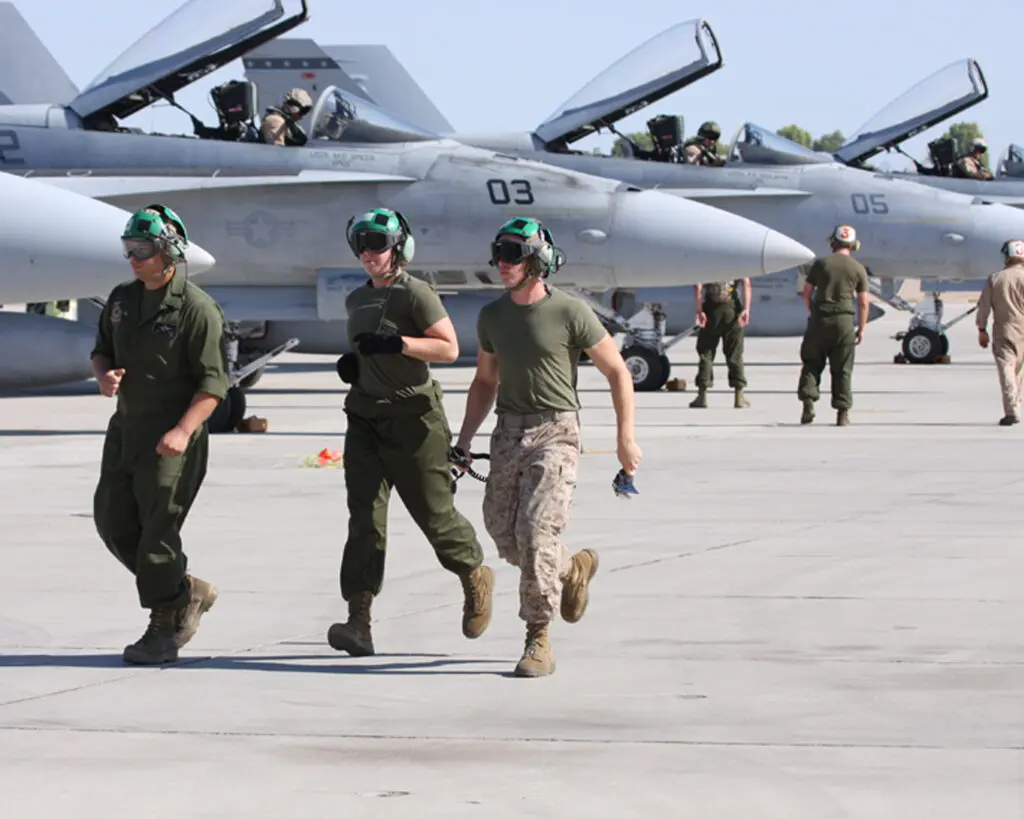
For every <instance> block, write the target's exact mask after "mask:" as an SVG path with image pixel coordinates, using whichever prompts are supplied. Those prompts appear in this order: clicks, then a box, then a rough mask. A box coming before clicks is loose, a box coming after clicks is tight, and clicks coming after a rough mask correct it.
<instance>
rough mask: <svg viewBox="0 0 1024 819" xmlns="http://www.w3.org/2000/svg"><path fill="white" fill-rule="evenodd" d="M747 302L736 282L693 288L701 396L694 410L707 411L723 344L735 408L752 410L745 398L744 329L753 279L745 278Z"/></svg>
mask: <svg viewBox="0 0 1024 819" xmlns="http://www.w3.org/2000/svg"><path fill="white" fill-rule="evenodd" d="M742 282H743V303H742V304H740V300H739V295H738V294H737V293H736V288H737V285H738V284H739V282H738V281H736V282H711V283H710V284H703V285H702V284H695V285H694V286H693V303H694V304H696V305H697V324H698V325H699V327H700V332H699V333H697V355H698V357H699V358H700V363H699V364H698V366H697V397H696V398H694V399H693V401H691V402H690V406H691V407H695V408H706V407H707V405H708V390H710V389H711V387H712V385H713V384H714V382H715V371H714V363H715V350H716V348H717V347H718V342H719V341H721V342H722V354H723V355H724V356H725V363H726V366H727V367H728V370H729V386H730V387H732V388H733V390H734V391H735V395H734V398H733V406H734V407H735V408H736V409H742V408H744V407H749V406H750V402H749V401H747V399H746V398H745V397H744V396H743V390H744V388H745V387H746V386H747V378H746V374H745V373H744V371H743V329H744V328H745V327H746V326H747V325H748V324H749V323H750V297H751V285H750V279H743V280H742Z"/></svg>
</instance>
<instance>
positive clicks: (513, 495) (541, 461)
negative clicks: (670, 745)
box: [457, 217, 641, 677]
mask: <svg viewBox="0 0 1024 819" xmlns="http://www.w3.org/2000/svg"><path fill="white" fill-rule="evenodd" d="M562 261H564V256H563V255H562V253H561V251H559V250H557V249H556V248H555V247H554V241H553V238H552V236H551V233H550V232H549V231H548V230H546V229H545V228H544V227H543V226H542V225H541V224H540V223H539V222H538V221H536V220H535V219H529V218H525V217H517V218H514V219H511V220H510V221H508V222H506V223H505V224H504V225H503V226H502V227H501V229H500V230H499V231H498V233H497V235H496V237H495V241H494V242H493V243H492V245H491V264H492V265H495V266H497V267H498V270H499V272H500V275H501V280H502V283H503V284H504V285H505V289H506V292H505V293H504V294H503V295H502V296H500V297H499V298H498V299H496V300H495V301H493V302H490V303H489V304H487V305H485V306H484V307H483V309H482V310H481V311H480V314H479V316H478V319H477V336H478V339H479V351H478V355H477V369H476V374H475V376H474V378H473V382H472V384H471V385H470V388H469V393H468V395H467V397H466V414H465V418H464V420H463V423H462V430H461V432H460V434H459V440H458V445H457V446H458V448H459V450H461V452H462V453H464V454H468V453H469V451H470V442H471V441H472V439H473V436H474V435H475V434H476V431H477V430H478V429H479V428H480V425H481V424H482V423H483V421H484V419H485V418H486V416H487V414H488V413H489V412H490V409H491V407H492V406H493V405H494V402H495V398H497V415H498V420H497V424H496V426H495V428H494V431H493V433H492V434H491V448H490V473H489V475H488V478H487V485H486V489H485V491H484V502H483V515H484V524H485V525H486V527H487V531H488V533H489V534H490V535H491V537H492V538H493V539H494V542H495V543H496V544H497V548H498V554H499V555H500V556H501V557H502V559H504V560H506V561H508V562H509V563H511V564H512V565H513V566H518V567H519V570H520V581H519V616H520V618H521V619H522V620H524V621H525V622H526V645H525V650H524V652H523V656H522V658H521V659H520V660H519V663H518V665H517V666H516V669H515V673H516V675H517V676H524V677H538V676H543V675H546V674H550V673H552V672H553V671H554V670H555V660H554V655H553V654H552V651H551V644H550V642H549V635H548V628H549V625H550V622H551V621H552V620H553V619H554V618H555V616H556V613H557V612H559V611H560V612H561V615H562V618H563V619H564V620H566V621H567V622H570V623H575V622H576V621H578V620H579V619H580V618H581V617H582V616H583V614H584V612H585V610H586V607H587V602H588V599H589V585H590V581H591V579H592V578H593V577H594V574H595V572H596V571H597V565H598V556H597V552H595V551H594V550H593V549H583V550H581V551H579V552H577V553H576V554H574V555H570V554H569V552H568V551H567V550H566V548H565V546H564V545H563V544H562V541H561V540H560V535H561V533H562V530H563V529H564V528H565V526H566V524H567V522H568V519H569V509H570V505H571V502H572V494H573V489H574V488H575V486H576V473H577V468H578V466H579V457H580V426H579V415H578V411H579V408H580V402H579V397H578V395H577V393H576V388H575V381H576V367H577V363H578V361H579V356H580V353H581V352H586V354H587V355H588V356H589V357H590V359H591V361H593V363H594V365H595V366H596V367H597V368H598V369H599V370H600V371H601V373H602V374H603V375H604V376H605V377H606V378H607V379H608V382H609V384H610V385H611V390H612V401H613V402H614V405H615V416H616V421H617V425H618V457H619V462H620V463H621V464H622V467H623V468H624V469H625V470H627V472H629V473H630V474H632V473H633V472H634V471H635V470H636V468H637V466H638V464H639V463H640V458H641V452H640V447H638V446H637V445H636V443H635V442H634V441H633V413H634V408H633V380H632V377H631V376H630V374H629V370H627V369H626V365H625V362H624V361H623V358H622V355H621V354H620V353H619V350H618V348H617V346H616V344H615V342H614V341H613V340H612V338H611V336H609V335H608V332H607V331H606V330H605V329H604V327H603V326H602V324H601V322H600V321H598V320H597V317H596V316H595V315H594V313H593V311H592V310H591V309H590V307H588V306H587V305H586V304H585V303H584V302H583V301H580V300H579V299H576V298H573V297H572V296H569V295H568V294H565V293H563V292H561V291H560V290H555V289H552V288H550V287H548V286H547V284H546V283H545V281H544V278H545V277H546V276H548V275H549V274H550V273H553V272H555V271H556V270H557V269H558V268H559V267H560V266H561V263H562Z"/></svg>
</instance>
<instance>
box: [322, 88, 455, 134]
mask: <svg viewBox="0 0 1024 819" xmlns="http://www.w3.org/2000/svg"><path fill="white" fill-rule="evenodd" d="M310 122H311V126H310V142H317V141H328V142H359V143H364V144H365V143H377V142H419V141H422V140H434V139H440V138H441V137H440V136H439V135H438V134H434V133H431V132H430V131H427V130H425V129H423V128H420V127H419V126H417V125H413V124H411V123H409V122H405V121H404V120H402V119H400V118H399V117H397V116H395V115H393V114H390V113H388V112H387V111H385V110H384V109H383V108H380V107H378V106H376V105H374V104H373V103H372V102H370V101H369V100H366V99H363V98H362V97H358V96H356V95H355V94H352V93H350V92H348V91H345V90H343V89H341V88H338V87H336V86H333V85H332V86H329V87H328V88H325V89H324V90H323V93H321V94H320V96H319V98H318V99H317V102H316V105H315V106H314V107H313V113H312V114H311V117H310Z"/></svg>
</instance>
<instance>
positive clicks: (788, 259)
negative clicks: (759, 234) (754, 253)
mask: <svg viewBox="0 0 1024 819" xmlns="http://www.w3.org/2000/svg"><path fill="white" fill-rule="evenodd" d="M751 224H753V223H751ZM762 229H763V230H764V246H763V247H764V249H763V251H762V253H761V272H762V273H764V274H768V273H774V272H776V271H777V270H790V269H792V268H794V267H799V266H800V265H803V264H809V263H810V262H813V261H814V251H812V250H811V249H810V248H809V247H807V246H806V245H802V244H800V243H799V242H798V241H796V240H794V239H790V238H789V237H788V236H786V235H785V234H783V233H779V232H777V231H774V230H770V229H768V228H762Z"/></svg>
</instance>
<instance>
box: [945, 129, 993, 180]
mask: <svg viewBox="0 0 1024 819" xmlns="http://www.w3.org/2000/svg"><path fill="white" fill-rule="evenodd" d="M987 150H988V143H987V142H986V141H985V140H984V139H982V138H981V137H976V138H975V139H973V140H971V150H970V153H967V154H964V155H963V156H962V157H960V158H959V159H958V160H957V161H956V163H955V164H954V166H953V169H954V171H955V172H956V174H957V176H963V177H967V178H968V179H991V178H992V174H991V173H990V172H989V171H986V170H985V166H984V164H982V157H983V156H985V152H986V151H987Z"/></svg>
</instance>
